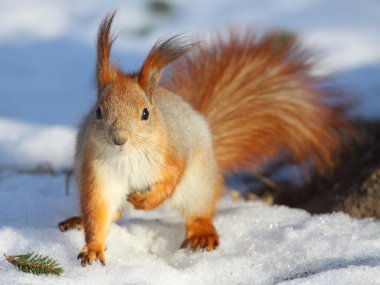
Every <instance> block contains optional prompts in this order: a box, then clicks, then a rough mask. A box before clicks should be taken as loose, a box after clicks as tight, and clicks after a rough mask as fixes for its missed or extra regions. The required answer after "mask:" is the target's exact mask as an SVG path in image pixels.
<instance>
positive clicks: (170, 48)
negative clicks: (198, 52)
mask: <svg viewBox="0 0 380 285" xmlns="http://www.w3.org/2000/svg"><path fill="white" fill-rule="evenodd" d="M191 48H192V45H191V44H186V43H185V42H184V39H183V37H181V36H180V35H175V36H173V37H170V38H168V39H162V40H159V41H157V42H156V43H155V45H154V46H153V48H152V49H151V50H150V52H149V54H148V57H147V58H146V60H145V62H144V64H143V66H142V68H141V70H140V72H139V74H138V81H139V84H140V86H141V87H142V88H143V90H144V91H145V93H146V94H147V96H148V98H149V99H150V100H151V97H152V93H153V91H154V89H155V87H156V84H157V82H158V81H159V79H160V76H161V71H162V69H163V68H164V67H165V66H166V65H168V64H169V63H171V62H173V61H174V60H176V59H177V58H179V57H181V56H183V55H184V54H185V53H187V52H188V51H190V49H191Z"/></svg>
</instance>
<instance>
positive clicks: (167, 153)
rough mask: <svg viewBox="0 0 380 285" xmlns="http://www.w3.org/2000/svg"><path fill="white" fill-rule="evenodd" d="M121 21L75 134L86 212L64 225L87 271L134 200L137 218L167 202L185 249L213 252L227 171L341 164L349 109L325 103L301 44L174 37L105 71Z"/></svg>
mask: <svg viewBox="0 0 380 285" xmlns="http://www.w3.org/2000/svg"><path fill="white" fill-rule="evenodd" d="M114 16H115V12H113V13H110V14H107V15H106V17H105V18H104V19H103V20H102V22H101V24H100V26H99V30H98V35H97V62H96V80H97V100H96V104H95V105H94V106H93V107H92V108H91V110H90V112H89V113H88V114H87V115H86V116H85V117H84V119H83V121H82V123H81V125H80V129H79V132H78V136H77V144H76V153H75V164H74V166H75V167H74V170H75V176H76V181H77V186H78V192H79V198H80V206H81V216H75V217H72V218H70V219H67V220H65V221H63V222H61V223H59V228H60V229H61V231H67V230H69V229H72V228H81V229H82V228H83V229H84V234H85V241H86V245H85V246H84V247H83V249H82V251H81V252H80V253H79V256H78V259H80V260H81V264H82V266H86V265H87V264H92V263H93V261H94V260H96V259H98V260H99V261H100V262H101V263H102V264H103V265H104V264H105V255H104V251H105V240H106V235H107V231H108V229H109V227H110V225H111V223H112V222H113V221H117V220H118V219H119V218H120V217H121V214H122V210H123V208H125V206H126V205H127V203H128V202H129V203H130V204H132V205H133V206H134V208H135V209H138V210H152V209H155V208H157V207H158V206H160V205H162V204H163V203H164V202H165V204H168V205H170V206H171V207H173V208H174V209H176V210H177V211H178V212H179V213H180V215H181V216H182V217H183V219H184V221H185V223H186V234H185V238H184V240H183V242H182V244H181V246H180V247H181V248H190V249H192V250H196V249H206V250H213V249H215V248H216V247H218V245H219V236H218V233H217V231H216V229H215V227H214V225H213V217H214V214H215V206H216V203H217V200H218V198H219V197H220V196H221V191H222V188H223V186H224V180H223V173H225V172H227V171H239V170H241V169H244V168H247V167H252V165H260V164H262V163H264V162H265V161H267V160H269V159H271V158H274V157H276V156H278V155H279V154H280V153H282V152H284V151H288V152H289V153H290V154H291V155H292V157H293V158H294V160H295V161H296V162H299V163H300V164H301V165H306V166H307V165H310V162H312V163H314V165H315V168H316V170H317V171H319V172H320V173H326V172H328V171H329V169H332V167H333V166H334V165H335V163H336V160H337V159H338V155H337V154H338V153H339V150H340V149H341V148H342V145H343V144H344V141H345V140H344V137H345V135H347V134H349V133H350V130H351V126H350V124H349V122H348V119H347V116H346V115H345V108H344V107H343V106H342V105H339V104H338V105H332V104H326V102H325V101H326V100H327V99H328V98H330V97H329V96H333V95H331V94H332V92H330V91H329V90H323V89H322V88H320V87H318V80H316V79H315V78H314V77H313V76H312V75H310V71H311V65H310V62H309V57H308V55H307V53H305V52H304V51H302V50H301V49H300V48H299V45H298V42H297V39H296V37H295V36H292V35H291V34H288V33H285V32H272V33H267V34H264V35H262V36H261V37H259V38H257V37H255V36H254V35H253V33H251V32H250V31H247V32H246V33H244V34H239V33H238V32H237V31H234V30H231V31H230V32H229V34H228V36H227V37H226V36H225V35H224V36H223V37H222V36H220V37H219V38H217V39H215V40H214V41H212V42H211V43H208V44H204V45H202V44H200V43H199V42H197V43H193V42H191V43H189V42H188V40H186V39H185V38H184V37H183V36H182V35H175V36H172V37H169V38H164V39H161V40H159V41H157V42H156V43H155V44H154V46H153V48H152V49H151V50H150V52H149V54H148V56H147V58H146V59H145V61H144V63H143V64H142V67H141V69H140V70H139V71H138V72H133V73H125V72H123V71H122V70H121V69H120V68H119V67H118V66H117V65H116V64H111V63H110V52H111V46H112V43H113V42H114V40H115V38H114V37H112V36H111V26H112V22H113V20H114ZM169 64H170V65H169ZM167 65H169V66H168V67H167V68H166V69H165V73H163V70H164V68H165V67H166V66H167ZM162 74H163V78H162V80H160V79H161V75H162Z"/></svg>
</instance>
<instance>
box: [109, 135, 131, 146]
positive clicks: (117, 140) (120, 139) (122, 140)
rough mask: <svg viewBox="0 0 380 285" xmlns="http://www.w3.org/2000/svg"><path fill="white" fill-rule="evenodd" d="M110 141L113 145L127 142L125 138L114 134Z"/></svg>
mask: <svg viewBox="0 0 380 285" xmlns="http://www.w3.org/2000/svg"><path fill="white" fill-rule="evenodd" d="M112 141H113V143H114V144H115V145H124V144H125V143H126V142H127V139H126V138H124V137H121V136H114V137H113V138H112Z"/></svg>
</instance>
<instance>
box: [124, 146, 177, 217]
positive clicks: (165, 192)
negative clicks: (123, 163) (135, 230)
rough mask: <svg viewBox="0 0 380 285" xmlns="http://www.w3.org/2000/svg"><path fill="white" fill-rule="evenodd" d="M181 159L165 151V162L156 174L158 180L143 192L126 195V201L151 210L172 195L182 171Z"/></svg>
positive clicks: (140, 208)
mask: <svg viewBox="0 0 380 285" xmlns="http://www.w3.org/2000/svg"><path fill="white" fill-rule="evenodd" d="M182 161H183V160H181V159H178V158H175V157H173V156H172V154H171V153H168V152H166V157H165V163H164V165H163V167H162V171H161V173H159V174H158V177H159V182H157V183H155V184H153V185H152V187H151V188H150V189H149V191H148V192H147V193H145V194H140V193H138V192H134V193H132V194H130V195H128V202H130V203H131V204H132V205H133V206H134V207H135V209H137V210H153V209H155V208H157V207H158V206H160V205H161V204H162V203H163V202H165V201H166V200H167V199H169V198H170V197H171V196H172V195H173V193H174V191H175V189H176V187H177V185H178V183H179V181H180V180H181V177H182V175H183V172H184V164H183V162H182Z"/></svg>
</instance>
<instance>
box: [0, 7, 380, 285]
mask: <svg viewBox="0 0 380 285" xmlns="http://www.w3.org/2000/svg"><path fill="white" fill-rule="evenodd" d="M150 2H151V1H150V0H143V1H121V0H113V1H90V0H85V1H74V0H68V1H63V0H60V1H47V0H33V1H30V0H17V1H4V0H0V7H1V8H0V99H1V101H0V102H1V104H0V171H1V172H0V209H1V211H0V253H6V254H21V253H26V252H28V251H35V252H38V253H41V254H44V255H49V256H51V257H54V258H56V259H57V260H58V261H59V262H60V264H61V265H62V267H63V268H64V270H65V273H64V274H63V275H62V276H60V277H50V276H49V277H46V276H33V275H30V274H25V273H22V272H19V271H16V270H15V269H14V268H13V267H12V266H11V265H10V264H9V263H7V262H6V261H5V260H1V261H0V284H274V283H283V284H371V283H372V284H380V277H379V276H380V223H379V222H377V221H375V220H371V219H366V220H354V219H351V218H349V217H348V216H347V215H345V214H342V213H333V214H329V215H314V216H311V215H309V214H308V213H306V212H304V211H301V210H296V209H290V208H287V207H269V206H267V205H265V204H263V203H260V202H236V201H232V200H230V199H229V198H227V197H224V198H223V199H222V200H221V202H220V203H219V205H218V209H217V215H216V218H215V226H216V228H217V229H218V231H219V233H220V237H221V246H220V248H219V249H217V250H216V251H214V252H194V253H193V252H190V251H189V250H178V247H179V245H180V243H181V241H182V239H183V236H184V224H183V222H182V221H181V220H180V219H179V217H178V216H176V215H175V213H172V212H171V211H169V210H167V209H159V210H156V211H154V212H151V213H144V212H138V211H135V210H132V209H129V210H127V211H126V213H125V215H124V218H123V219H122V220H121V221H119V222H118V223H117V224H113V225H112V226H111V228H110V232H109V235H108V242H107V246H108V249H107V252H106V258H107V265H106V267H102V266H101V265H100V264H98V263H96V264H93V265H92V266H88V267H87V268H82V267H81V266H80V263H79V261H78V260H76V256H77V254H78V253H79V251H80V250H81V248H82V246H83V245H84V235H83V232H80V231H70V232H67V233H61V232H59V230H58V228H57V223H58V222H59V221H61V220H63V219H65V218H68V217H70V216H72V215H77V214H79V206H78V199H77V195H76V191H75V189H74V188H75V185H71V186H72V187H71V189H70V192H69V193H68V194H67V193H66V192H65V189H64V188H65V176H64V175H60V174H59V171H61V170H64V169H67V168H70V166H71V164H72V159H73V149H74V141H75V133H76V124H77V123H78V122H79V120H80V118H81V116H82V115H83V114H84V112H86V111H87V110H88V108H89V107H90V105H91V104H93V102H94V100H95V80H94V59H95V49H94V41H95V35H96V32H97V26H98V24H99V22H100V20H101V19H102V17H104V15H105V14H106V12H108V11H111V10H113V9H118V15H117V18H116V20H115V25H114V27H115V33H116V34H117V35H118V38H119V39H118V41H117V42H116V43H115V45H114V50H113V55H112V57H113V58H114V59H115V60H118V62H120V64H121V66H122V67H123V68H124V69H126V70H136V69H137V68H138V67H139V65H140V64H141V62H142V61H143V58H144V56H145V55H146V54H147V52H148V51H149V48H150V47H151V46H152V44H153V43H154V41H155V40H157V39H158V38H159V37H161V36H165V35H170V34H174V33H179V32H186V33H187V34H190V35H192V34H194V35H199V36H200V38H207V37H208V36H209V35H210V33H211V32H212V31H215V29H221V28H223V27H226V26H228V25H239V26H251V27H253V30H254V31H255V32H257V33H261V32H263V31H265V30H268V29H273V28H279V27H280V28H285V29H290V30H293V31H296V32H297V33H299V34H300V37H301V41H302V42H303V44H304V45H305V46H306V47H308V48H311V49H313V50H316V51H317V53H316V55H317V58H318V59H319V64H318V66H317V68H316V70H315V71H316V72H318V73H321V74H327V73H333V74H334V76H333V79H332V80H333V81H334V82H335V83H336V84H338V85H339V86H340V87H341V88H343V89H344V90H346V91H348V92H349V93H350V94H351V95H352V96H353V97H355V98H356V104H355V106H354V107H355V108H354V110H353V114H354V115H355V116H360V117H365V118H379V117H380V111H379V110H380V95H379V92H380V80H379V79H380V48H379V47H380V33H379V30H380V2H379V1H373V0H367V1H354V0H349V1H347V0H336V1H317V0H313V1H300V0H290V1H258V0H254V1H252V0H249V1H248V0H238V1H235V0H234V1H232V0H223V1H219V0H218V1H216V0H212V1H200V0H195V1H185V0H181V1H174V0H170V1H169V0H168V3H169V4H170V7H171V8H170V9H169V12H161V13H153V12H152V9H149V8H148V7H149V3H150ZM41 165H45V166H46V165H48V166H49V169H52V170H57V171H58V172H56V173H55V175H51V176H50V175H28V174H25V172H24V174H22V173H21V174H20V173H18V172H17V170H20V169H21V170H23V171H25V170H27V169H32V168H35V167H36V166H41Z"/></svg>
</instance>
